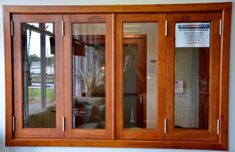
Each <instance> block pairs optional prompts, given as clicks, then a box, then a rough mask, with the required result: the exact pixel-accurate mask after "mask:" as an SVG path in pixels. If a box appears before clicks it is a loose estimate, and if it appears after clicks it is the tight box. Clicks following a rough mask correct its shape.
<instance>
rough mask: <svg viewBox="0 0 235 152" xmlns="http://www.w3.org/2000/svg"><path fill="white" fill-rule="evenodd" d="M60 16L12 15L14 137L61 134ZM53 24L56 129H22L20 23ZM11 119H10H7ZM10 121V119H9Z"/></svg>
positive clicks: (61, 46) (53, 136)
mask: <svg viewBox="0 0 235 152" xmlns="http://www.w3.org/2000/svg"><path fill="white" fill-rule="evenodd" d="M61 19H62V16H61V15H57V16H53V15H47V16H45V15H13V21H14V37H13V43H14V49H13V59H14V60H13V66H14V68H13V69H14V77H13V80H14V112H15V114H14V116H15V118H16V131H15V137H16V138H17V137H31V138H35V137H48V138H55V137H57V138H61V137H63V132H62V113H63V108H62V107H63V106H62V101H63V45H62V44H63V43H62V41H63V39H62V37H61V34H59V33H61V28H60V27H61V26H60V24H61V22H60V21H61ZM32 22H33V23H35V22H36V23H38V22H43V23H48V22H49V23H50V22H54V23H55V40H56V43H55V44H56V45H55V49H56V54H55V64H56V86H58V87H56V89H55V91H56V128H24V127H23V126H24V120H23V119H24V118H23V89H22V88H23V83H24V82H23V72H22V71H23V61H22V59H23V57H22V54H23V53H22V52H23V51H22V47H21V46H22V39H21V38H22V33H21V24H22V23H32ZM9 119H11V118H9ZM11 120H12V119H11Z"/></svg>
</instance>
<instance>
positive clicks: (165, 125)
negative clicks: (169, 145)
mask: <svg viewBox="0 0 235 152" xmlns="http://www.w3.org/2000/svg"><path fill="white" fill-rule="evenodd" d="M166 132H167V119H166V118H165V119H164V133H165V134H166Z"/></svg>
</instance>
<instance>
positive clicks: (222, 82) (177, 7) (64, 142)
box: [3, 3, 232, 150]
mask: <svg viewBox="0 0 235 152" xmlns="http://www.w3.org/2000/svg"><path fill="white" fill-rule="evenodd" d="M231 4H232V3H209V4H169V5H129V6H128V5H123V6H118V5H117V6H3V13H4V46H5V84H6V86H5V87H6V145H7V146H99V147H141V148H147V147H149V148H189V149H217V150H226V149H228V85H229V81H228V77H229V51H230V48H229V47H230V28H231V7H232V5H231ZM205 12H206V13H209V12H215V13H219V14H220V17H221V19H222V24H223V26H222V29H221V31H222V35H221V38H220V45H221V46H220V52H219V53H220V55H221V56H220V62H219V74H220V78H219V92H218V93H219V95H220V96H219V100H218V102H219V103H218V105H217V106H218V110H217V114H218V117H219V120H220V123H219V128H220V130H219V133H220V134H219V135H218V136H217V137H213V138H210V137H209V138H210V139H212V140H209V141H205V140H203V139H204V138H199V139H198V140H186V141H185V140H181V139H182V138H183V137H188V136H190V134H188V135H187V133H186V136H185V133H182V134H178V135H179V136H175V137H174V138H173V137H172V139H171V138H169V139H168V140H147V139H143V140H133V139H128V140H123V139H118V137H117V134H118V132H117V130H115V125H116V124H117V122H115V121H118V119H117V116H118V114H117V112H118V111H117V109H116V108H115V106H119V104H118V103H117V102H119V101H117V99H118V96H116V95H118V94H116V92H115V91H116V86H115V85H114V84H115V83H117V82H114V81H117V79H116V77H117V76H116V75H115V73H116V69H115V66H114V65H117V64H118V62H117V61H116V60H115V55H117V52H115V51H118V50H119V48H118V47H116V48H115V46H118V44H117V45H116V43H120V42H118V41H117V39H116V38H115V37H114V34H115V30H116V28H117V27H116V25H115V23H117V22H116V16H117V15H118V14H121V13H128V14H130V13H133V14H137V13H140V14H143V13H146V14H148V13H150V14H153V13H156V14H162V15H163V16H164V18H165V19H167V18H168V17H169V15H170V13H174V14H178V13H179V14H180V13H186V14H187V13H199V14H200V13H205ZM21 14H27V15H29V16H30V15H32V14H42V15H46V14H51V15H53V14H56V15H64V16H66V15H69V14H93V15H96V14H111V16H112V17H111V20H112V24H111V25H110V26H111V28H112V32H111V33H113V36H112V38H111V40H109V41H111V43H110V44H112V46H110V47H111V48H112V51H113V52H112V53H111V54H110V55H111V57H110V58H111V59H112V64H111V65H109V66H111V67H110V69H112V70H111V73H112V74H111V75H110V76H109V78H110V81H111V82H112V85H111V91H110V92H111V94H108V96H110V97H109V98H110V99H111V100H112V101H113V102H111V103H110V104H112V107H113V108H112V112H111V113H112V116H110V120H111V121H109V123H111V124H110V126H111V127H110V128H111V129H110V131H111V132H106V137H109V139H108V138H105V139H104V138H103V139H96V138H94V139H87V138H86V137H85V136H84V138H83V137H82V138H80V139H79V138H64V137H61V138H60V137H58V138H57V137H56V138H42V137H37V136H36V138H35V137H33V136H32V134H31V131H30V132H27V133H25V137H20V136H21V135H19V136H16V134H15V133H14V132H13V131H12V130H13V127H14V126H13V121H12V118H13V116H14V113H15V112H16V111H14V100H15V94H14V89H15V84H14V83H13V82H14V81H13V80H14V74H15V73H14V62H13V61H14V59H13V57H14V56H15V53H14V44H13V41H14V36H12V35H11V34H12V33H13V34H14V35H16V34H17V33H14V31H13V30H12V29H11V24H12V22H11V20H12V19H13V18H12V17H13V15H19V16H20V15H21ZM168 24H169V25H171V24H172V22H171V20H169V23H168ZM165 31H167V33H166V42H164V43H163V44H162V45H165V48H166V52H167V53H169V50H170V48H172V45H171V46H170V45H168V43H171V42H168V41H171V40H168V39H170V37H171V36H170V35H169V37H168V35H167V34H170V32H171V31H172V27H170V28H169V26H168V29H166V28H164V31H159V32H162V35H164V32H165ZM65 34H66V29H65ZM116 35H118V33H116ZM171 39H172V38H171ZM64 42H65V40H64ZM172 43H173V42H172ZM64 45H66V44H65V43H64ZM162 55H163V57H162V58H160V59H162V60H163V61H162V62H164V64H163V66H162V68H163V70H164V71H165V72H169V71H167V70H166V69H167V64H168V62H169V61H168V59H167V55H166V54H162ZM63 60H65V59H64V58H62V61H63ZM61 63H64V61H63V62H61ZM170 65H172V64H170ZM61 66H64V65H61ZM161 77H162V79H163V80H164V81H168V80H169V77H166V76H165V74H163V75H162V76H161ZM61 79H63V80H64V77H62V78H61ZM164 81H161V82H162V83H164ZM62 86H63V84H61V87H62ZM162 86H164V84H162ZM169 88H170V87H169V86H168V85H167V86H164V87H163V88H162V90H161V95H162V99H161V100H164V101H165V102H166V104H171V103H168V102H171V101H172V100H168V98H167V94H168V93H169V92H167V90H168V89H169ZM168 91H169V90H168ZM62 92H63V93H65V91H64V90H63V91H62ZM115 94H116V95H115ZM171 96H172V94H171V95H170V97H171ZM118 108H120V107H118ZM166 108H167V105H166V107H164V109H166ZM169 111H171V110H169ZM119 112H120V111H119ZM170 113H171V112H170ZM170 113H168V110H166V116H168V114H170ZM171 115H172V114H170V116H171ZM162 123H163V122H162ZM171 123H172V122H171ZM171 123H170V124H171ZM213 126H214V127H213V128H214V129H215V125H213ZM116 127H118V125H116ZM119 127H120V126H119ZM59 128H60V127H59ZM16 129H17V127H16ZM116 129H120V128H116ZM210 131H211V130H210ZM27 134H28V135H27ZM110 134H111V135H110ZM97 136H99V135H97ZM166 139H167V137H166ZM188 139H189V138H188Z"/></svg>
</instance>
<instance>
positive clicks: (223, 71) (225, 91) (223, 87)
mask: <svg viewBox="0 0 235 152" xmlns="http://www.w3.org/2000/svg"><path fill="white" fill-rule="evenodd" d="M222 19H223V29H222V36H221V55H220V56H221V59H220V62H221V63H220V102H219V117H220V121H221V125H220V127H221V130H220V138H219V142H220V143H221V145H222V146H223V147H224V148H225V149H227V148H228V105H229V104H228V101H229V99H228V97H229V60H230V57H229V52H230V35H231V10H230V9H225V10H224V11H223V13H222Z"/></svg>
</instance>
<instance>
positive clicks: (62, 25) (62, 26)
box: [61, 21, 64, 36]
mask: <svg viewBox="0 0 235 152" xmlns="http://www.w3.org/2000/svg"><path fill="white" fill-rule="evenodd" d="M61 28H62V29H61V32H62V36H64V21H62V22H61Z"/></svg>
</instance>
